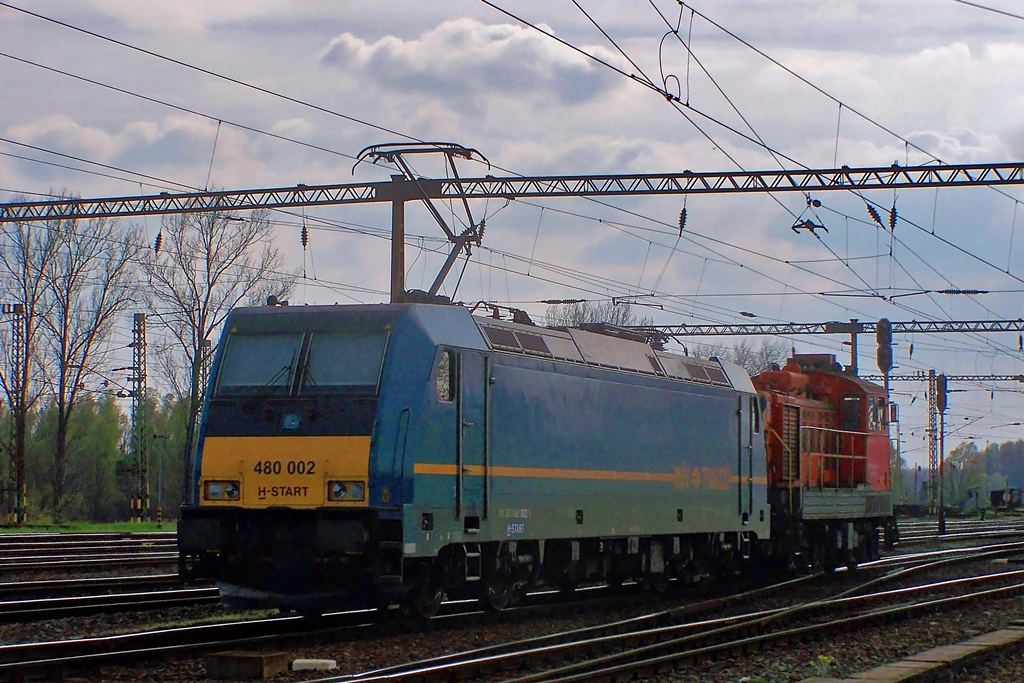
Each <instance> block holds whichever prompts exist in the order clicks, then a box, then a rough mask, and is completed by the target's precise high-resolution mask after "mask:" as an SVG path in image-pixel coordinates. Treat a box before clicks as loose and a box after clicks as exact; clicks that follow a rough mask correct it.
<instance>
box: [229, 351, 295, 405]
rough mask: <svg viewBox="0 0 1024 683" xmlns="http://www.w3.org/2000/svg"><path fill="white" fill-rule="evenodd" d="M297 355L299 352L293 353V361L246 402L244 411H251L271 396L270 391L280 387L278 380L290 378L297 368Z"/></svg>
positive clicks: (276, 373)
mask: <svg viewBox="0 0 1024 683" xmlns="http://www.w3.org/2000/svg"><path fill="white" fill-rule="evenodd" d="M296 353H298V352H297V351H296V352H293V353H292V359H291V361H289V363H288V364H287V365H285V366H284V367H282V368H281V369H280V370H278V371H277V372H275V373H274V374H273V376H272V377H271V378H270V379H268V380H267V381H266V382H264V383H263V385H262V386H260V388H259V389H257V390H256V393H254V394H253V395H252V396H250V397H249V400H248V401H246V402H245V405H243V406H242V410H249V409H250V408H252V407H253V406H254V405H256V402H257V401H260V400H262V399H265V398H268V397H270V396H271V394H272V392H271V391H270V390H271V389H272V388H274V387H277V386H280V385H279V384H278V380H280V379H281V378H282V377H286V376H288V375H289V374H290V373H291V371H292V368H293V367H294V366H295V354H296Z"/></svg>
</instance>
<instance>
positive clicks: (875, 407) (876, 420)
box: [868, 396, 886, 432]
mask: <svg viewBox="0 0 1024 683" xmlns="http://www.w3.org/2000/svg"><path fill="white" fill-rule="evenodd" d="M885 413H886V410H885V399H884V398H882V397H881V396H871V397H869V398H868V431H871V432H877V431H879V430H880V429H884V428H885V418H886V414H885Z"/></svg>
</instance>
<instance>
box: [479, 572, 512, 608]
mask: <svg viewBox="0 0 1024 683" xmlns="http://www.w3.org/2000/svg"><path fill="white" fill-rule="evenodd" d="M514 598H515V591H514V590H513V589H512V584H511V583H509V582H507V581H504V580H502V579H492V580H491V581H490V582H488V584H487V596H486V598H485V599H486V601H487V606H488V607H490V608H491V609H493V610H494V611H496V612H500V611H501V610H504V609H508V608H509V606H511V605H512V603H513V602H514Z"/></svg>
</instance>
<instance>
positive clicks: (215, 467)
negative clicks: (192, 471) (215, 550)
mask: <svg viewBox="0 0 1024 683" xmlns="http://www.w3.org/2000/svg"><path fill="white" fill-rule="evenodd" d="M369 460H370V437H368V436H270V437H265V436H221V437H214V436H211V437H207V438H206V439H205V441H204V443H203V460H202V472H201V474H200V481H199V487H200V488H199V490H200V492H201V494H200V505H201V506H238V505H241V506H242V507H246V508H269V507H275V506H288V507H300V508H302V507H307V508H308V507H323V506H328V507H334V506H345V507H352V506H355V507H360V506H363V507H365V506H366V505H367V500H368V498H369V496H368V490H367V479H368V476H369Z"/></svg>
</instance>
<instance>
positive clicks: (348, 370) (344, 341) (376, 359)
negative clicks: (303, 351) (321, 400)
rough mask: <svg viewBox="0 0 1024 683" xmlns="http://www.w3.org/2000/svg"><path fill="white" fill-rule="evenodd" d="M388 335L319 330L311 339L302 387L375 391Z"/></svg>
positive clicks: (309, 388) (375, 332) (306, 390)
mask: <svg viewBox="0 0 1024 683" xmlns="http://www.w3.org/2000/svg"><path fill="white" fill-rule="evenodd" d="M387 341H388V334H387V332H385V331H383V330H373V331H369V330H367V331H355V330H352V331H346V332H317V333H315V334H313V335H312V339H311V340H310V342H309V359H308V360H307V361H306V374H305V376H304V377H303V381H302V389H303V393H305V392H315V391H324V390H328V391H329V390H332V389H333V390H336V391H346V392H348V391H375V390H376V388H377V382H378V381H379V379H380V370H381V365H382V364H383V361H384V349H385V348H386V347H387Z"/></svg>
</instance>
